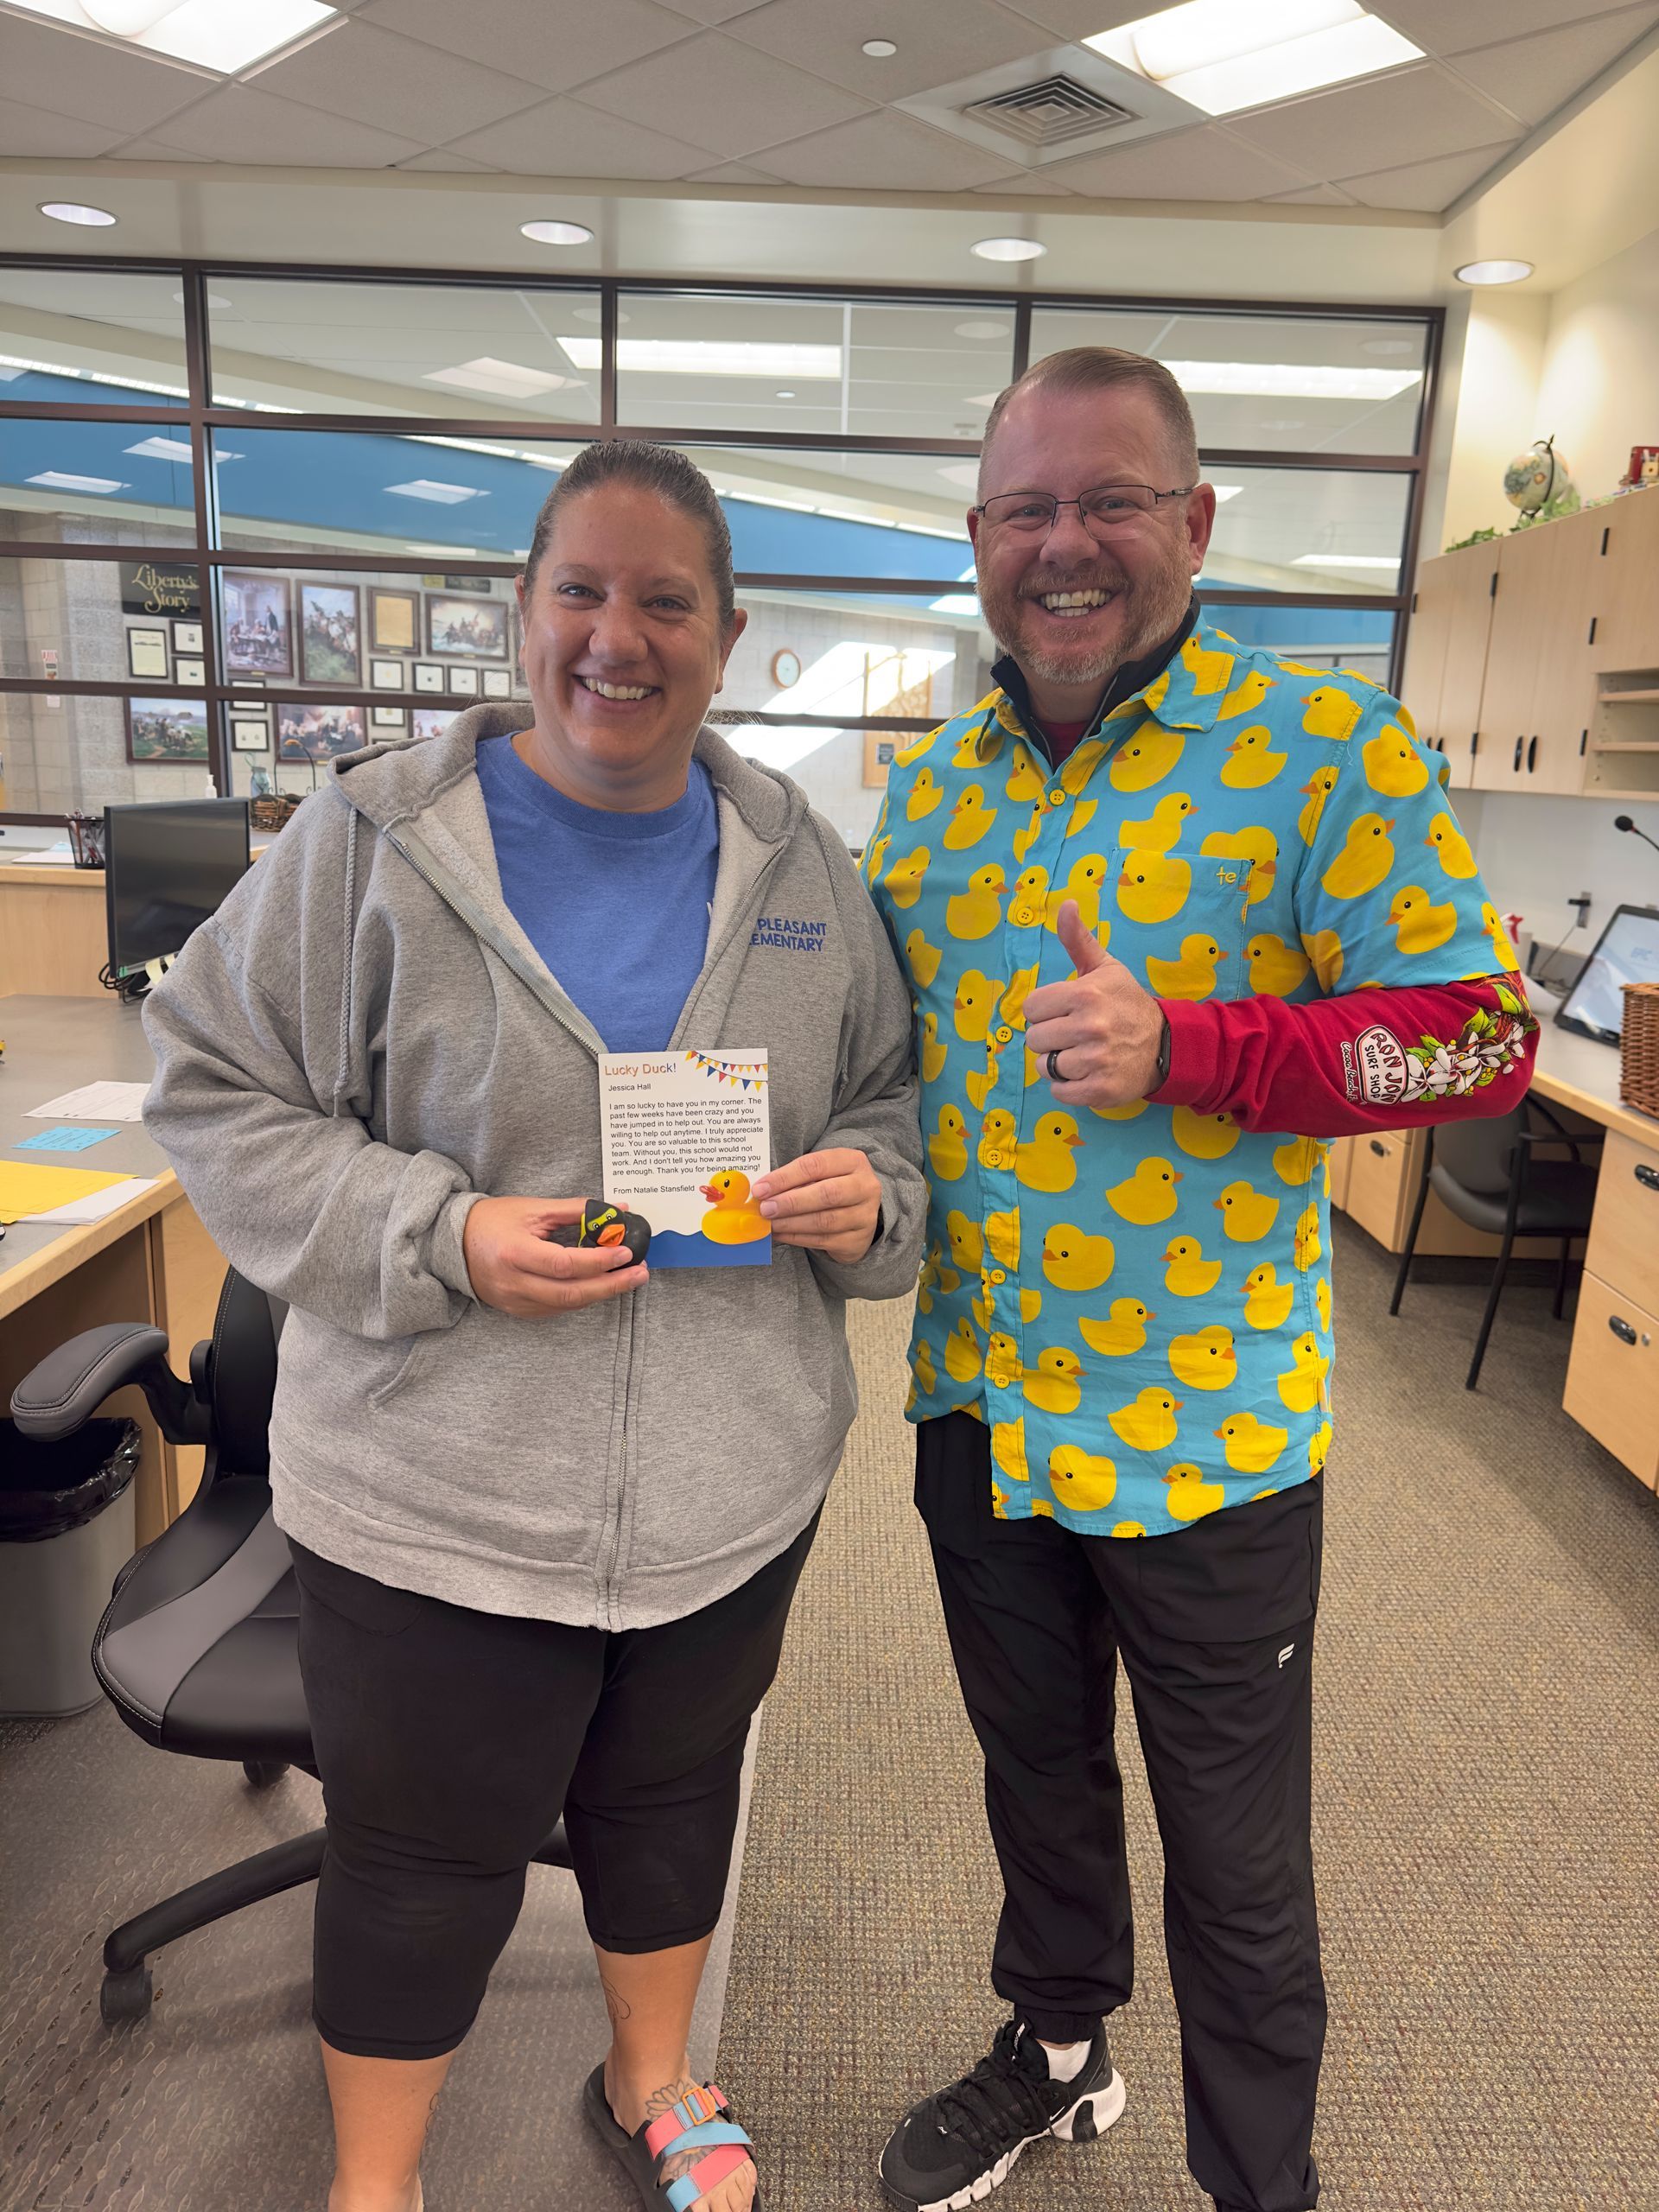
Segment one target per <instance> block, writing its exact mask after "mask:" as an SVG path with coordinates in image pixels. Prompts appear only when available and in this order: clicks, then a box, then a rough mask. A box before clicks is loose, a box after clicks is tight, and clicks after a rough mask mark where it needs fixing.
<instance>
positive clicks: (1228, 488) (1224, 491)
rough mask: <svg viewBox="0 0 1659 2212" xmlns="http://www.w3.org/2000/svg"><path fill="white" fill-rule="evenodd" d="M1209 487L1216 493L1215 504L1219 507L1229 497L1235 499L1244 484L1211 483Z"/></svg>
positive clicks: (1224, 503)
mask: <svg viewBox="0 0 1659 2212" xmlns="http://www.w3.org/2000/svg"><path fill="white" fill-rule="evenodd" d="M1210 489H1211V491H1212V492H1213V493H1215V495H1216V505H1217V506H1218V507H1220V506H1224V505H1226V503H1227V501H1228V500H1229V499H1236V498H1237V497H1238V495H1239V493H1241V492H1242V491H1243V489H1244V486H1243V485H1242V484H1212V485H1211V486H1210Z"/></svg>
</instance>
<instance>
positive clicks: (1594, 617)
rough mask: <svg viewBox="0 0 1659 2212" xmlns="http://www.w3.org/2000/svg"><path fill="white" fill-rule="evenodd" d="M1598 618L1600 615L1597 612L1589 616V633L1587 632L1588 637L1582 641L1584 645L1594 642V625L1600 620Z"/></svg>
mask: <svg viewBox="0 0 1659 2212" xmlns="http://www.w3.org/2000/svg"><path fill="white" fill-rule="evenodd" d="M1600 620H1601V617H1600V615H1599V614H1592V616H1591V617H1590V634H1589V636H1588V637H1587V638H1586V639H1585V641H1584V642H1585V644H1586V645H1594V644H1595V642H1596V625H1597V623H1598V622H1599V621H1600Z"/></svg>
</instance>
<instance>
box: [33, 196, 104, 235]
mask: <svg viewBox="0 0 1659 2212" xmlns="http://www.w3.org/2000/svg"><path fill="white" fill-rule="evenodd" d="M41 214H42V215H49V216H50V217H51V218H52V219H53V221H54V223H81V224H84V225H85V226H86V228H87V229H89V230H95V231H96V230H107V229H108V228H109V226H110V225H111V223H113V222H114V220H115V217H114V216H113V215H111V213H110V211H109V209H108V208H107V207H82V206H81V204H80V202H79V200H41Z"/></svg>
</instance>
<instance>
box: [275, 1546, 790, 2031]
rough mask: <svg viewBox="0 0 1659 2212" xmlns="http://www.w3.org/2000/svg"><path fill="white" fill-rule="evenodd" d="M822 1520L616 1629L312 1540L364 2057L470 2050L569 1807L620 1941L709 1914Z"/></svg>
mask: <svg viewBox="0 0 1659 2212" xmlns="http://www.w3.org/2000/svg"><path fill="white" fill-rule="evenodd" d="M816 1533H817V1519H816V1517H815V1518H814V1520H813V1521H812V1522H810V1525H809V1526H808V1527H807V1528H805V1529H803V1530H802V1532H801V1534H800V1535H798V1537H797V1538H796V1539H795V1541H794V1542H793V1543H792V1544H791V1546H790V1547H789V1549H788V1550H787V1551H785V1552H783V1553H781V1554H779V1557H778V1558H776V1559H774V1560H770V1561H769V1562H768V1563H767V1565H766V1566H765V1567H762V1568H761V1569H760V1573H758V1574H756V1575H754V1576H753V1578H752V1579H751V1580H749V1581H747V1582H746V1583H744V1584H743V1586H741V1589H737V1590H734V1591H733V1592H732V1593H731V1595H730V1596H729V1597H726V1598H722V1599H720V1600H719V1601H718V1602H717V1603H716V1604H715V1605H708V1606H705V1607H704V1608H703V1609H702V1611H699V1612H695V1613H689V1614H687V1615H686V1617H685V1618H683V1619H682V1620H677V1621H668V1622H665V1623H664V1624H663V1625H662V1626H661V1627H659V1628H645V1629H628V1630H622V1631H621V1632H620V1633H618V1634H608V1633H607V1632H606V1631H605V1630H601V1629H588V1628H569V1627H566V1626H565V1625H564V1624H563V1623H561V1622H557V1621H541V1620H519V1619H514V1618H507V1617H505V1616H502V1615H499V1614H495V1613H478V1612H472V1611H468V1610H467V1608H466V1607H465V1606H462V1605H447V1604H445V1603H444V1602H443V1601H442V1599H437V1598H425V1597H422V1596H421V1595H420V1594H419V1593H418V1592H416V1591H412V1590H396V1589H392V1588H390V1587H389V1586H387V1585H386V1584H385V1583H382V1582H376V1581H372V1580H370V1578H369V1577H368V1576H366V1575H363V1574H358V1573H353V1570H352V1569H351V1568H349V1567H336V1566H335V1565H334V1563H333V1562H332V1561H330V1560H325V1559H320V1558H319V1557H318V1556H317V1555H316V1554H315V1552H308V1551H307V1550H305V1549H304V1548H302V1546H300V1545H298V1544H294V1545H292V1547H291V1548H292V1551H293V1554H294V1565H295V1572H296V1579H297V1580H298V1583H299V1587H300V1666H301V1670H302V1674H303V1675H304V1678H305V1694H306V1700H307V1703H308V1706H309V1707H310V1713H311V1732H312V1741H313V1744H314V1745H315V1751H316V1758H317V1765H318V1770H319V1771H320V1772H321V1776H322V1784H323V1796H324V1801H325V1804H326V1808H327V1831H328V1841H327V1851H326V1853H325V1854H324V1858H323V1865H322V1875H321V1880H320V1881H319V1883H318V1885H317V1918H316V1971H315V1999H314V2005H315V2018H316V2023H317V2027H318V2030H319V2031H320V2032H321V2035H322V2037H323V2039H324V2041H325V2042H327V2043H328V2044H332V2045H333V2047H334V2049H335V2050H343V2051H347V2052H350V2053H353V2055H355V2056H359V2057H364V2058H405V2059H416V2058H436V2057H439V2056H442V2054H443V2053H444V2052H445V2051H449V2050H454V2049H455V2047H456V2045H457V2044H460V2043H461V2041H462V2040H463V2038H464V2037H466V2034H467V2030H468V2029H469V2028H470V2027H471V2026H472V2024H473V2021H474V2018H476V2017H477V2013H478V2008H479V2006H480V2004H481V2003H482V2002H483V1998H484V1990H485V1986H486V1983H487V1981H488V1980H489V1977H490V1970H491V1968H492V1967H493V1966H494V1964H495V1961H496V1960H497V1959H498V1958H499V1956H500V1954H501V1952H502V1950H503V1948H504V1947H505V1943H506V1941H507V1938H508V1936H510V1935H511V1934H512V1927H513V1923H514V1922H515V1921H516V1920H517V1919H518V1909H519V1906H520V1904H522V1903H523V1900H524V1874H525V1870H526V1868H527V1867H528V1866H529V1864H530V1862H531V1859H532V1858H533V1856H534V1855H535V1853H537V1851H538V1850H540V1848H541V1847H542V1845H543V1843H544V1842H545V1841H546V1840H547V1838H548V1836H549V1835H550V1834H551V1832H552V1829H553V1826H554V1823H555V1822H556V1821H557V1819H558V1817H559V1815H560V1814H561V1812H563V1815H564V1825H565V1834H567V1836H568V1837H569V1842H570V1855H571V1859H572V1860H573V1861H574V1863H575V1872H576V1880H577V1882H578V1884H579V1885H580V1886H581V1890H582V1910H583V1913H584V1915H585V1916H586V1919H587V1923H588V1934H589V1935H590V1936H592V1937H593V1940H594V1942H595V1943H597V1944H599V1945H600V1946H601V1948H602V1949H605V1950H607V1951H622V1952H629V1951H661V1950H666V1949H669V1948H671V1947H672V1946H674V1945H676V1944H680V1943H693V1942H697V1941H698V1940H699V1938H701V1937H702V1936H707V1935H709V1933H710V1932H711V1931H712V1929H713V1928H714V1926H715V1922H716V1921H717V1920H718V1919H719V1917H720V1912H721V1903H722V1901H723V1899H724V1896H725V1891H726V1877H727V1873H728V1870H729V1867H730V1865H731V1855H732V1838H733V1834H734V1831H735V1828H736V1825H737V1801H738V1784H739V1778H740V1776H741V1770H742V1764H743V1746H744V1744H745V1741H746V1740H747V1736H748V1732H749V1722H750V1719H751V1718H752V1717H753V1713H754V1709H755V1707H756V1706H758V1705H759V1704H760V1700H761V1699H762V1698H763V1697H764V1696H765V1694H766V1690H767V1688H768V1687H769V1686H770V1684H771V1681H772V1676H773V1675H774V1674H775V1672H776V1671H777V1666H778V1654H779V1649H780V1647H781V1645H782V1643H783V1636H784V1624H785V1620H786V1619H787V1618H788V1615H789V1607H790V1601H791V1599H792V1598H793V1596H794V1594H795V1585H796V1583H797V1581H798V1580H799V1577H800V1572H801V1569H802V1567H803V1566H804V1564H805V1561H806V1555H807V1553H808V1552H809V1551H810V1548H811V1545H812V1539H813V1536H814V1535H816Z"/></svg>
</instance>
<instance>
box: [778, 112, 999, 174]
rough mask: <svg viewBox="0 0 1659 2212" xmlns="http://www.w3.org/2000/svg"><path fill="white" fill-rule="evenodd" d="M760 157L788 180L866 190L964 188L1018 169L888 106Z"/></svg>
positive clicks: (792, 142) (962, 140) (793, 141)
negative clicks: (888, 108)
mask: <svg viewBox="0 0 1659 2212" xmlns="http://www.w3.org/2000/svg"><path fill="white" fill-rule="evenodd" d="M761 158H762V160H763V161H764V162H765V163H766V167H767V168H769V169H775V170H776V171H777V173H778V175H779V176H781V177H785V178H786V179H787V180H788V181H789V182H790V183H791V184H823V185H854V186H858V187H861V188H863V189H864V190H866V191H868V192H966V191H969V190H971V188H973V187H974V186H975V185H976V184H988V183H991V182H994V181H995V180H996V179H997V178H998V177H1006V176H1009V175H1016V176H1017V175H1020V174H1021V172H1020V171H1019V170H1017V169H1015V168H1014V167H1013V165H1012V164H1011V163H1010V162H1004V161H1001V160H999V158H998V157H997V156H996V155H995V154H988V153H986V152H984V151H983V149H982V148H980V147H978V146H970V145H969V143H967V141H966V140H965V139H961V138H947V137H945V135H944V132H943V131H941V130H929V128H928V127H927V125H926V124H925V123H913V122H912V120H911V118H909V117H908V116H907V115H896V114H894V113H893V112H892V111H891V110H889V111H887V113H885V114H881V115H862V116H860V117H859V118H858V119H857V121H856V122H854V123H842V124H836V128H835V129H834V130H820V131H818V132H817V135H816V136H815V137H810V138H800V139H795V140H791V142H790V143H787V144H785V145H782V146H769V147H767V148H766V152H765V153H764V155H763V156H761Z"/></svg>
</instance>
